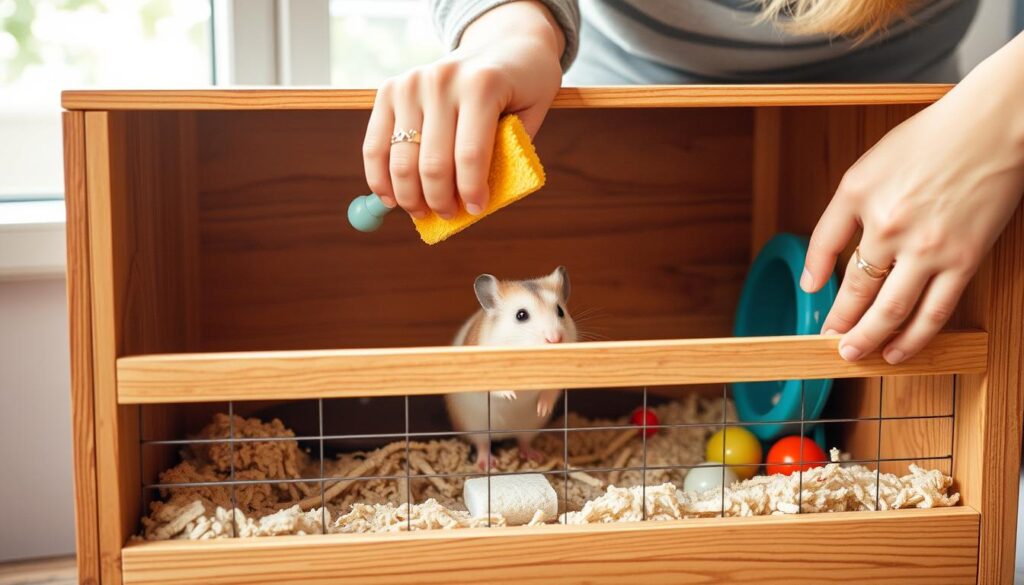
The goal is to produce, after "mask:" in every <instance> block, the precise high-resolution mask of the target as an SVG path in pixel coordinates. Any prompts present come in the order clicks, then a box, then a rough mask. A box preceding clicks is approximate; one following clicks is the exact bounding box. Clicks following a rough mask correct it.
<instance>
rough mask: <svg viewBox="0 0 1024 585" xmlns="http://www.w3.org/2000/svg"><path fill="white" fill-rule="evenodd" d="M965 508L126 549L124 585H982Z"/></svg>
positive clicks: (974, 522)
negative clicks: (977, 583) (510, 584)
mask: <svg viewBox="0 0 1024 585" xmlns="http://www.w3.org/2000/svg"><path fill="white" fill-rule="evenodd" d="M979 522H980V517H979V515H978V513H977V512H976V511H975V510H973V509H971V508H966V507H955V508H936V509H930V510H897V511H889V512H839V513H832V514H807V515H799V516H797V515H793V516H761V517H752V518H725V519H721V518H708V519H696V520H679V521H668V522H644V523H640V522H635V523H623V524H593V525H585V526H559V525H552V526H543V527H534V528H528V527H511V528H495V529H486V528H481V529H465V530H452V531H446V530H434V531H424V532H412V533H392V534H344V535H328V536H279V537H268V538H255V539H229V540H207V541H165V542H148V543H132V544H129V545H128V546H127V547H125V548H124V550H123V551H122V554H123V568H124V583H125V585H158V584H159V585H192V584H195V585H199V584H202V585H208V584H215V583H220V584H226V583H249V584H253V585H258V584H268V585H269V584H274V585H291V584H295V585H299V584H301V585H319V584H328V583H332V584H333V583H359V584H361V585H362V584H366V585H372V584H375V583H396V584H401V583H418V584H437V585H442V584H444V585H448V584H462V583H465V584H467V585H468V584H474V585H475V584H477V583H508V582H516V583H556V582H557V583H590V584H618V583H640V582H652V583H654V582H657V583H758V584H770V583H784V584H786V585H800V584H804V585H810V584H812V583H814V584H817V583H823V582H826V581H827V582H829V583H875V584H879V585H881V584H890V583H891V584H897V583H899V584H900V585H909V584H925V583H927V584H934V583H975V581H976V578H977V562H978V559H977V554H978V525H979Z"/></svg>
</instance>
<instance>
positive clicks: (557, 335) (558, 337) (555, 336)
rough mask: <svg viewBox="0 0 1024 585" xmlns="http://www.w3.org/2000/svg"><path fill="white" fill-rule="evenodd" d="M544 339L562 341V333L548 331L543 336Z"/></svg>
mask: <svg viewBox="0 0 1024 585" xmlns="http://www.w3.org/2000/svg"><path fill="white" fill-rule="evenodd" d="M544 341H546V342H548V343H562V334H561V333H559V332H557V331H556V332H555V333H548V334H547V335H545V336H544Z"/></svg>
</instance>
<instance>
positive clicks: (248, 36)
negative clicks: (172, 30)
mask: <svg viewBox="0 0 1024 585" xmlns="http://www.w3.org/2000/svg"><path fill="white" fill-rule="evenodd" d="M329 4H330V3H329V0H211V4H210V7H211V29H212V39H211V40H212V42H211V46H212V50H213V55H212V58H213V83H214V85H215V86H225V85H329V84H330V76H331V67H330V6H329ZM64 210H65V207H64V194H63V193H62V192H55V193H52V194H25V197H23V198H22V197H17V198H5V199H4V200H0V282H2V281H9V280H25V279H40V278H59V277H62V276H63V275H64V273H65V270H66V245H65V211H64Z"/></svg>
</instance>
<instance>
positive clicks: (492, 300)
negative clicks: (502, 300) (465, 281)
mask: <svg viewBox="0 0 1024 585" xmlns="http://www.w3.org/2000/svg"><path fill="white" fill-rule="evenodd" d="M473 290H475V291H476V298H477V300H478V301H480V306H481V307H483V308H484V309H485V310H487V311H491V310H493V309H494V308H496V307H497V306H498V296H499V295H498V279H497V278H495V277H494V276H492V275H490V274H481V275H480V276H478V277H476V281H475V282H474V283H473Z"/></svg>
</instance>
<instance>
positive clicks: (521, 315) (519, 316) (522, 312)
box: [516, 309, 530, 321]
mask: <svg viewBox="0 0 1024 585" xmlns="http://www.w3.org/2000/svg"><path fill="white" fill-rule="evenodd" d="M529 319H530V314H529V313H527V312H526V309H519V312H518V313H516V321H529Z"/></svg>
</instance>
